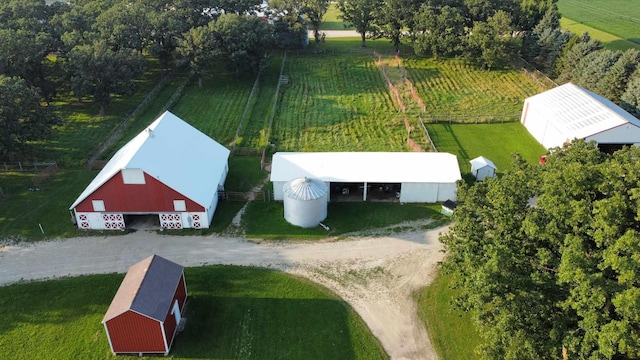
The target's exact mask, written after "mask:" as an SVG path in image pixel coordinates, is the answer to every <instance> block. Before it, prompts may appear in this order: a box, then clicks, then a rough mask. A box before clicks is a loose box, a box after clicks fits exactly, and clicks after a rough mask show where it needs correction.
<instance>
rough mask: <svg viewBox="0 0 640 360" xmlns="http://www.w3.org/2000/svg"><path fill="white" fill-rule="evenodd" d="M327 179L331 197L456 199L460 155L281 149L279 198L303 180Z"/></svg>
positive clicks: (274, 177) (276, 180) (274, 170)
mask: <svg viewBox="0 0 640 360" xmlns="http://www.w3.org/2000/svg"><path fill="white" fill-rule="evenodd" d="M304 177H308V178H313V179H317V180H320V181H322V182H324V183H325V184H326V185H327V187H328V189H329V193H328V196H327V201H337V200H340V201H376V200H379V201H382V200H392V201H393V200H395V201H400V202H402V203H435V202H440V201H446V200H449V199H451V200H455V198H456V182H457V181H458V180H460V179H461V175H460V167H459V166H458V160H457V158H456V156H455V155H453V154H448V153H431V152H278V153H275V154H274V155H273V159H272V163H271V182H272V183H273V193H274V199H275V200H283V199H284V198H285V194H284V191H283V187H284V185H285V183H287V182H289V181H291V180H293V179H298V178H304Z"/></svg>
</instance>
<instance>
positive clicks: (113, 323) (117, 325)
mask: <svg viewBox="0 0 640 360" xmlns="http://www.w3.org/2000/svg"><path fill="white" fill-rule="evenodd" d="M106 325H107V329H109V338H110V340H111V345H112V346H113V352H115V353H140V352H143V353H165V352H166V351H167V350H166V349H165V347H164V339H163V338H162V328H161V324H160V322H159V321H156V320H153V319H151V318H148V317H146V316H142V315H140V314H138V313H136V312H134V311H127V312H125V313H123V314H122V315H119V316H117V317H115V318H113V319H111V320H109V321H107V322H106Z"/></svg>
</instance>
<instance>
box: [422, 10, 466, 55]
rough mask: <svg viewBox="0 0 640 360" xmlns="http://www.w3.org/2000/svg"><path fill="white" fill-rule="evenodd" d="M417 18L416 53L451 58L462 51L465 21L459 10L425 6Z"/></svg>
mask: <svg viewBox="0 0 640 360" xmlns="http://www.w3.org/2000/svg"><path fill="white" fill-rule="evenodd" d="M417 16H418V20H417V24H418V26H417V28H418V30H419V33H418V34H417V35H416V39H415V43H414V50H415V51H416V53H418V54H430V55H432V56H434V57H438V56H452V55H456V54H458V53H459V52H460V51H462V46H461V44H462V42H463V39H464V36H465V34H466V32H465V21H466V20H465V18H464V16H463V13H462V11H461V10H460V8H457V7H452V6H449V5H445V6H442V7H434V6H431V5H428V4H425V5H423V6H422V7H421V8H420V11H419V12H418V14H417Z"/></svg>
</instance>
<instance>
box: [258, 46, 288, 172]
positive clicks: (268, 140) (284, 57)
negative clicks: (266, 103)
mask: <svg viewBox="0 0 640 360" xmlns="http://www.w3.org/2000/svg"><path fill="white" fill-rule="evenodd" d="M286 61H287V50H285V51H284V53H283V54H282V65H281V66H280V76H278V85H276V93H275V95H274V96H273V105H272V106H271V115H270V116H269V126H268V127H267V133H266V135H265V144H264V149H263V150H262V154H263V157H264V153H265V152H266V151H267V148H268V147H269V145H270V144H271V129H272V128H273V118H274V117H275V116H276V108H277V106H278V98H279V97H280V85H282V81H280V79H282V73H283V72H284V64H285V62H286ZM262 162H263V164H262V166H263V168H264V160H263V161H262Z"/></svg>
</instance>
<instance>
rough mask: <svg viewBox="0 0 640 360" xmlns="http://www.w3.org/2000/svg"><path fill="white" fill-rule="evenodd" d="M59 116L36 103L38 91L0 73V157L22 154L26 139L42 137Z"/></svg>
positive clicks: (15, 78)
mask: <svg viewBox="0 0 640 360" xmlns="http://www.w3.org/2000/svg"><path fill="white" fill-rule="evenodd" d="M59 124H60V118H59V117H58V116H57V115H56V114H55V113H54V112H53V110H52V108H51V107H48V106H42V105H41V104H40V93H39V90H38V89H37V88H36V87H33V86H29V85H28V84H27V82H26V81H25V80H24V79H21V78H18V77H8V76H5V75H0V129H2V131H0V156H2V157H5V156H6V157H14V156H17V155H20V154H22V153H23V152H24V151H25V150H26V148H27V144H28V143H29V142H30V141H37V140H43V139H46V138H47V136H48V135H49V134H50V133H51V128H52V126H54V125H59Z"/></svg>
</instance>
